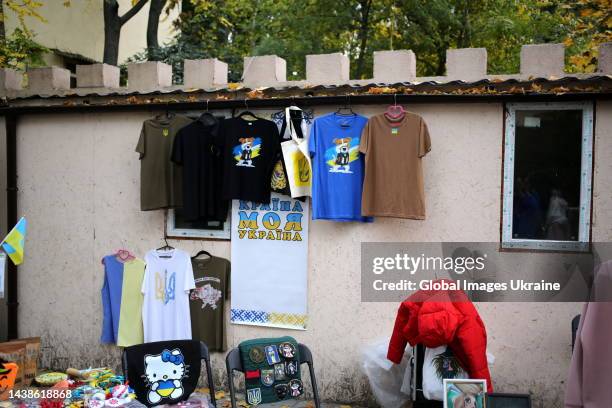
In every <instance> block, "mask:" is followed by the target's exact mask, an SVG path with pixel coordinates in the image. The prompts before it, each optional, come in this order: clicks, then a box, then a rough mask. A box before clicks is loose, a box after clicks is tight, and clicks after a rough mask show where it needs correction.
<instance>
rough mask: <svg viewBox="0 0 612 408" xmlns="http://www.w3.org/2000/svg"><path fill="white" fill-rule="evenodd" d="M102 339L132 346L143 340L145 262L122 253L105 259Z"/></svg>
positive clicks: (103, 260)
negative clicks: (124, 256)
mask: <svg viewBox="0 0 612 408" xmlns="http://www.w3.org/2000/svg"><path fill="white" fill-rule="evenodd" d="M102 264H103V265H104V285H103V286H102V291H101V295H102V310H103V319H102V335H101V337H100V341H101V342H102V343H116V344H117V345H118V346H121V347H128V346H132V345H134V344H140V343H142V342H143V328H142V302H143V295H142V293H141V287H142V280H143V276H144V269H145V264H144V262H143V261H142V260H141V259H137V258H135V257H133V256H132V257H130V258H127V259H125V260H123V259H122V258H121V257H120V255H119V254H118V253H115V254H111V255H107V256H105V257H104V258H103V259H102Z"/></svg>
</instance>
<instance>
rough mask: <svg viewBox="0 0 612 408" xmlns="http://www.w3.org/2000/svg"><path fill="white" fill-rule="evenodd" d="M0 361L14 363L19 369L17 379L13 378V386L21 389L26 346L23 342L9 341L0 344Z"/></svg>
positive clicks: (23, 378)
mask: <svg viewBox="0 0 612 408" xmlns="http://www.w3.org/2000/svg"><path fill="white" fill-rule="evenodd" d="M0 359H2V360H4V361H8V362H10V363H15V364H17V366H18V367H19V371H18V372H17V377H16V378H15V386H16V387H21V386H22V385H29V384H25V373H24V371H25V370H24V367H25V360H26V344H25V342H23V341H11V342H8V343H0Z"/></svg>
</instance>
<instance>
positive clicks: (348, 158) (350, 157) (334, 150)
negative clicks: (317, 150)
mask: <svg viewBox="0 0 612 408" xmlns="http://www.w3.org/2000/svg"><path fill="white" fill-rule="evenodd" d="M332 142H333V143H334V145H333V146H332V147H330V148H328V149H327V150H326V151H325V159H326V162H327V165H328V166H329V172H330V173H345V174H351V173H353V172H352V171H351V162H353V161H355V160H357V159H358V158H359V138H358V137H341V138H336V139H334V140H332Z"/></svg>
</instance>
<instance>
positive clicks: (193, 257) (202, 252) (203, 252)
mask: <svg viewBox="0 0 612 408" xmlns="http://www.w3.org/2000/svg"><path fill="white" fill-rule="evenodd" d="M200 255H206V256H208V257H209V258H212V257H213V256H212V255H211V254H210V252H208V251H205V250H203V249H202V250H201V251H199V252H198V253H197V254H195V255H194V256H192V257H191V259H196V258H197V257H198V256H200Z"/></svg>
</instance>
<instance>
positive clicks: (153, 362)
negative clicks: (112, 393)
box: [123, 340, 201, 407]
mask: <svg viewBox="0 0 612 408" xmlns="http://www.w3.org/2000/svg"><path fill="white" fill-rule="evenodd" d="M200 354H201V352H200V342H198V341H193V340H174V341H160V342H155V343H145V344H139V345H136V346H131V347H127V348H126V349H125V350H124V356H123V364H124V371H127V372H126V373H125V374H126V375H127V380H128V381H129V384H130V386H131V387H132V388H133V389H134V392H135V393H136V399H137V400H138V401H140V402H141V403H143V404H145V405H146V406H148V407H152V406H155V405H160V404H176V403H177V402H180V401H184V400H187V399H188V398H189V396H190V395H191V393H192V392H193V391H194V390H195V388H196V387H197V384H198V378H199V376H200V368H201V360H200V358H201V356H200Z"/></svg>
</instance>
